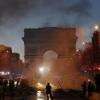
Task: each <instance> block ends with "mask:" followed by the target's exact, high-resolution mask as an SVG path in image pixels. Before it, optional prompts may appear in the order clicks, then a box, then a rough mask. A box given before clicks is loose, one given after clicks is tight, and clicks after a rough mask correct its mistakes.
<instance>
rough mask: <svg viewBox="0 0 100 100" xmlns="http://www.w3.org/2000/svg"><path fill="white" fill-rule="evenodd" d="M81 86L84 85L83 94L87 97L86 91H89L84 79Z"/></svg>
mask: <svg viewBox="0 0 100 100" xmlns="http://www.w3.org/2000/svg"><path fill="white" fill-rule="evenodd" d="M81 87H82V95H83V96H84V97H85V96H86V91H87V83H86V82H85V81H83V83H82V84H81Z"/></svg>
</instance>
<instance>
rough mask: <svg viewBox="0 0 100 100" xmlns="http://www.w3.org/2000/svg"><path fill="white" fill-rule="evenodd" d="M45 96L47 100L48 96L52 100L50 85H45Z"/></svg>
mask: <svg viewBox="0 0 100 100" xmlns="http://www.w3.org/2000/svg"><path fill="white" fill-rule="evenodd" d="M46 94H47V99H48V100H49V96H50V99H52V93H51V86H50V83H48V84H47V85H46Z"/></svg>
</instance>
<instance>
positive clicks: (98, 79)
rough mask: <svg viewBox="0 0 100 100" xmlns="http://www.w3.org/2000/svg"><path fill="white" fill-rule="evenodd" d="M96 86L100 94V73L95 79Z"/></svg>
mask: <svg viewBox="0 0 100 100" xmlns="http://www.w3.org/2000/svg"><path fill="white" fill-rule="evenodd" d="M94 80H95V85H96V92H97V93H99V92H100V71H99V72H98V73H97V74H96V75H95V77H94Z"/></svg>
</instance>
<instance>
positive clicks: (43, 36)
mask: <svg viewBox="0 0 100 100" xmlns="http://www.w3.org/2000/svg"><path fill="white" fill-rule="evenodd" d="M76 40H77V37H76V29H75V28H58V27H45V28H37V29H24V37H23V41H24V47H25V49H24V50H25V61H26V62H27V63H29V65H30V66H31V67H32V68H33V70H34V71H33V73H34V76H35V77H34V79H35V82H39V83H42V84H46V83H47V82H51V83H52V84H53V85H54V86H56V87H62V88H63V87H64V88H79V87H80V82H81V79H82V77H81V75H80V72H79V70H78V68H77V61H76V59H77V58H76ZM73 84H74V85H73Z"/></svg>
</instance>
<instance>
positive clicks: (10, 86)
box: [9, 80, 14, 96]
mask: <svg viewBox="0 0 100 100" xmlns="http://www.w3.org/2000/svg"><path fill="white" fill-rule="evenodd" d="M9 92H10V95H11V96H13V95H14V80H10V81H9Z"/></svg>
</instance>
